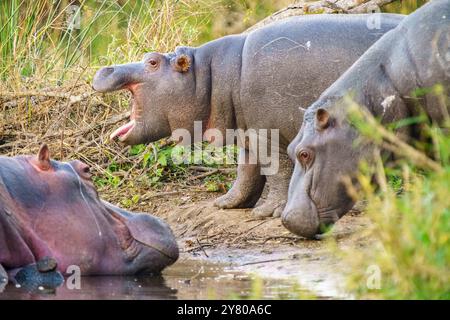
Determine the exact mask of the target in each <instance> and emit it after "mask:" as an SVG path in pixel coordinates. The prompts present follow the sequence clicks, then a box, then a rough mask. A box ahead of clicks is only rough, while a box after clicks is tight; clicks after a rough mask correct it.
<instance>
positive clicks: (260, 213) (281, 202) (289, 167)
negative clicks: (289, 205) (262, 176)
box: [252, 152, 293, 218]
mask: <svg viewBox="0 0 450 320" xmlns="http://www.w3.org/2000/svg"><path fill="white" fill-rule="evenodd" d="M278 159H279V167H278V172H277V173H276V174H273V175H268V176H266V178H267V184H268V187H269V194H268V195H267V199H266V200H265V201H264V202H263V203H262V204H261V205H259V206H258V207H256V208H255V209H253V211H252V213H253V214H254V215H255V216H257V217H260V218H264V217H270V216H274V217H280V216H281V213H282V212H283V209H284V207H285V205H286V202H287V197H288V190H289V181H290V179H291V176H292V172H293V164H292V161H291V160H290V159H289V157H288V155H287V154H286V153H284V152H283V153H281V152H280V153H279V157H278Z"/></svg>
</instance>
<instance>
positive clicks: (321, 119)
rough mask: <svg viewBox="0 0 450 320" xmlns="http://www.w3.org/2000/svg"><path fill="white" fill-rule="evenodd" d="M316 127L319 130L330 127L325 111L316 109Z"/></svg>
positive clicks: (328, 115) (328, 117)
mask: <svg viewBox="0 0 450 320" xmlns="http://www.w3.org/2000/svg"><path fill="white" fill-rule="evenodd" d="M316 125H317V128H319V129H326V128H328V126H329V125H330V114H329V113H328V111H327V110H325V109H322V108H320V109H318V110H317V111H316Z"/></svg>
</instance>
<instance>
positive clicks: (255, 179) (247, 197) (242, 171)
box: [214, 148, 266, 209]
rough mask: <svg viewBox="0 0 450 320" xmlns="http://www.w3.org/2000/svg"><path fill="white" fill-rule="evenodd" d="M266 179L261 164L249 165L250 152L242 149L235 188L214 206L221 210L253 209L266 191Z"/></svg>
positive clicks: (218, 199) (220, 198)
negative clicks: (261, 171) (262, 173)
mask: <svg viewBox="0 0 450 320" xmlns="http://www.w3.org/2000/svg"><path fill="white" fill-rule="evenodd" d="M265 183H266V177H265V176H264V175H261V173H260V166H259V164H250V163H249V151H248V150H246V149H244V148H241V149H240V151H239V165H238V168H237V179H236V181H235V182H234V184H233V187H232V188H231V189H230V190H229V191H228V192H227V193H226V194H225V195H223V196H221V197H219V198H217V199H216V201H215V202H214V205H215V206H217V207H219V208H221V209H231V208H252V207H253V206H254V205H255V204H256V202H258V199H259V197H260V196H261V193H262V191H263V189H264V185H265Z"/></svg>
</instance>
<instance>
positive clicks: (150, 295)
mask: <svg viewBox="0 0 450 320" xmlns="http://www.w3.org/2000/svg"><path fill="white" fill-rule="evenodd" d="M255 286H256V287H258V288H255ZM300 293H301V292H299V289H298V288H297V286H296V285H295V284H294V282H293V281H288V279H286V280H261V282H258V281H257V282H255V281H254V280H253V279H252V278H251V277H250V276H249V275H246V274H242V273H237V272H234V271H232V270H231V269H229V268H228V267H227V266H224V265H218V264H207V263H204V262H200V261H194V260H188V261H180V262H179V263H177V264H175V265H174V266H172V267H170V268H168V269H167V270H166V271H165V272H164V273H163V275H162V276H158V277H151V276H137V277H84V278H82V280H81V289H80V290H77V289H72V290H71V289H68V287H67V285H66V284H64V285H63V286H61V287H59V288H57V289H56V290H54V291H52V290H42V288H41V290H34V291H28V290H26V289H25V288H18V287H16V286H15V285H14V284H11V283H9V284H8V285H7V286H6V288H5V290H4V292H3V293H0V300H2V299H6V300H8V299H14V300H17V299H31V300H49V299H58V300H66V299H70V300H81V299H82V300H91V299H101V300H109V299H120V300H128V299H145V300H150V299H164V300H169V299H229V298H263V299H276V298H284V299H293V298H294V299H295V298H298V297H299V295H300Z"/></svg>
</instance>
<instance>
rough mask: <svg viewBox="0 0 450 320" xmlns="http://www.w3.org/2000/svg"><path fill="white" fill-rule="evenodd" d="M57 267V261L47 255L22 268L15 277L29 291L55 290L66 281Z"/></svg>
mask: <svg viewBox="0 0 450 320" xmlns="http://www.w3.org/2000/svg"><path fill="white" fill-rule="evenodd" d="M56 267H57V264H56V261H55V260H54V259H52V258H48V257H46V258H44V259H42V260H40V261H39V262H37V263H36V264H31V265H28V266H26V267H24V268H22V269H20V270H19V271H18V272H17V273H16V275H15V277H14V279H15V281H16V282H17V284H19V285H20V286H21V287H23V288H25V289H27V290H28V291H37V290H41V291H43V290H54V289H56V288H57V287H59V286H61V285H62V284H63V283H64V277H63V275H62V274H61V273H60V272H59V271H57V270H56Z"/></svg>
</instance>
